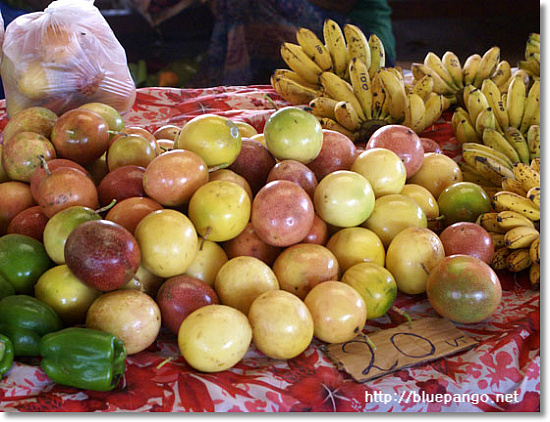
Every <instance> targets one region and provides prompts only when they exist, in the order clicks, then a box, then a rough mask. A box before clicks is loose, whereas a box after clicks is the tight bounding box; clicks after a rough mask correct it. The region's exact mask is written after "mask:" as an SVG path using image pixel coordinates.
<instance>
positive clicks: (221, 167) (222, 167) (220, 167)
mask: <svg viewBox="0 0 550 422" xmlns="http://www.w3.org/2000/svg"><path fill="white" fill-rule="evenodd" d="M227 167H229V164H228V163H223V164H218V165H217V166H213V167H210V168H209V169H208V173H213V172H215V171H216V170H221V169H224V168H227Z"/></svg>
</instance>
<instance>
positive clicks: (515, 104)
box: [506, 75, 526, 128]
mask: <svg viewBox="0 0 550 422" xmlns="http://www.w3.org/2000/svg"><path fill="white" fill-rule="evenodd" d="M507 94H508V95H507V97H506V109H507V110H508V122H509V125H510V126H513V127H515V128H519V127H520V125H521V120H522V118H523V111H524V109H525V100H526V98H525V95H526V88H525V84H524V82H523V80H522V78H521V76H518V75H516V76H513V77H512V79H511V81H510V85H508V92H507Z"/></svg>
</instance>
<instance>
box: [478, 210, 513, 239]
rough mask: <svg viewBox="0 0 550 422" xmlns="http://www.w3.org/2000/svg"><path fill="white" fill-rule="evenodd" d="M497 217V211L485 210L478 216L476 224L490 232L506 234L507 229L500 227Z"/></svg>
mask: <svg viewBox="0 0 550 422" xmlns="http://www.w3.org/2000/svg"><path fill="white" fill-rule="evenodd" d="M497 217H498V213H497V212H485V213H483V214H480V215H479V216H478V217H477V220H476V224H477V225H479V226H481V227H483V228H484V229H485V230H487V231H488V232H493V233H502V234H504V233H506V231H507V230H506V229H503V228H501V227H500V225H499V224H498V221H497Z"/></svg>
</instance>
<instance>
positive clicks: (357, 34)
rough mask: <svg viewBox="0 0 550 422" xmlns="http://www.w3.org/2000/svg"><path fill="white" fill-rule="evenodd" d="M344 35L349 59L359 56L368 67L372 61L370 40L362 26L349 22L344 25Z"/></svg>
mask: <svg viewBox="0 0 550 422" xmlns="http://www.w3.org/2000/svg"><path fill="white" fill-rule="evenodd" d="M344 37H345V39H346V43H347V46H348V61H349V62H351V60H353V59H354V58H357V59H359V60H361V61H362V62H363V63H365V66H367V68H368V67H369V66H370V61H371V58H370V47H369V40H368V39H367V37H366V36H365V34H364V33H363V31H362V30H361V28H359V27H358V26H355V25H352V24H349V23H348V24H346V25H344Z"/></svg>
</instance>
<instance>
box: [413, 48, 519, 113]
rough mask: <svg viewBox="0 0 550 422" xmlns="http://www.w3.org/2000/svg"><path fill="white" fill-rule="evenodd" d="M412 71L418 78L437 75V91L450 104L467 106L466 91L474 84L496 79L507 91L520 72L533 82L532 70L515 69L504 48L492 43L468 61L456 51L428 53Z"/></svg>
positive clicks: (499, 87) (435, 79) (415, 77)
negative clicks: (503, 56)
mask: <svg viewBox="0 0 550 422" xmlns="http://www.w3.org/2000/svg"><path fill="white" fill-rule="evenodd" d="M411 71H412V74H413V78H414V81H415V82H416V81H419V80H420V79H422V78H423V77H425V76H426V75H430V76H431V77H432V78H433V81H434V82H433V91H434V92H435V93H437V94H441V95H443V96H444V97H445V98H446V99H447V104H448V105H449V106H451V105H453V104H457V105H459V106H464V105H465V103H464V102H463V91H464V90H466V89H469V88H470V86H472V87H475V88H481V85H482V84H483V82H484V81H485V80H487V79H489V80H491V81H492V82H494V84H495V85H496V86H497V89H498V90H499V91H500V92H501V93H504V92H506V90H507V87H508V85H509V83H510V81H511V79H512V77H513V76H515V75H519V76H522V77H523V78H525V79H526V83H528V82H529V73H528V72H527V71H526V70H523V69H518V70H516V71H515V72H514V73H512V67H511V66H510V63H509V62H507V61H506V60H500V48H499V47H496V46H495V47H491V48H490V49H489V50H487V51H486V52H485V54H483V56H481V55H479V54H472V55H471V56H469V57H468V58H467V59H466V61H465V62H464V64H461V62H460V59H459V58H458V57H457V55H456V54H455V53H453V52H452V51H447V52H445V54H443V56H442V57H439V56H438V55H437V54H435V53H433V52H429V53H428V54H426V57H425V58H424V62H423V63H413V64H412V65H411Z"/></svg>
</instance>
